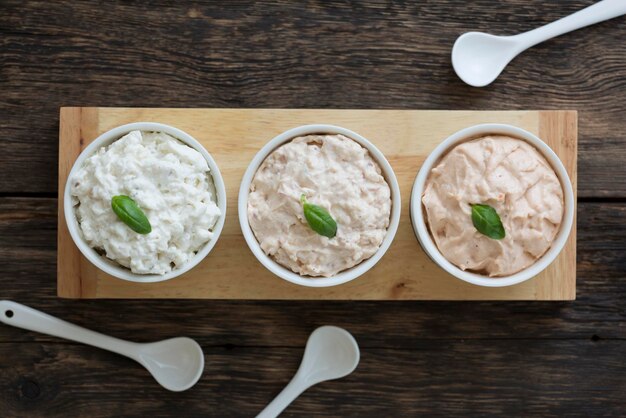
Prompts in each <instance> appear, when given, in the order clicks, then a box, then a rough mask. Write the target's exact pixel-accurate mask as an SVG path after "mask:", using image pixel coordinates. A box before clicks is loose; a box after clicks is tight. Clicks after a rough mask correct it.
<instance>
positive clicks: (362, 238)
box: [238, 125, 400, 287]
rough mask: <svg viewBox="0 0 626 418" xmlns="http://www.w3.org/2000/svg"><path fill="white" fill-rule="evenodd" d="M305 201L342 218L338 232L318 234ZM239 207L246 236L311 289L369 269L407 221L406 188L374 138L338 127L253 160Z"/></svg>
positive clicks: (285, 138) (271, 264)
mask: <svg viewBox="0 0 626 418" xmlns="http://www.w3.org/2000/svg"><path fill="white" fill-rule="evenodd" d="M300 198H302V199H303V200H302V201H301V200H300ZM305 200H306V201H307V202H308V201H310V203H312V204H315V205H320V207H323V208H325V209H328V210H329V212H330V215H332V217H333V218H336V220H337V224H338V227H337V226H336V225H335V226H336V233H337V235H336V236H334V235H332V236H330V237H329V236H322V235H321V233H320V232H319V231H318V232H317V233H316V232H314V231H312V229H313V227H312V226H311V225H310V224H309V225H307V222H308V219H305V218H306V215H305V212H306V211H305V210H304V206H303V205H304V201H305ZM238 210H239V223H240V226H241V229H242V232H243V235H244V238H245V240H246V242H247V244H248V246H249V247H250V249H251V250H252V252H253V253H254V255H255V256H256V257H257V259H258V260H259V261H260V262H261V263H262V264H263V265H264V266H265V267H266V268H267V269H268V270H270V271H271V272H272V273H274V274H276V275H277V276H279V277H281V278H282V279H284V280H287V281H289V282H292V283H295V284H299V285H303V286H309V287H327V286H335V285H339V284H342V283H346V282H348V281H350V280H353V279H355V278H357V277H359V276H360V275H362V274H364V273H365V272H367V271H368V270H369V269H371V268H372V267H373V266H374V265H375V264H376V263H377V262H378V261H379V260H380V259H381V258H382V256H383V255H384V253H385V252H386V251H387V249H388V248H389V246H390V244H391V242H392V240H393V238H394V236H395V233H396V230H397V228H398V223H399V219H400V189H399V186H398V181H397V179H396V176H395V174H394V172H393V169H392V168H391V165H390V164H389V162H388V161H387V160H386V159H385V157H384V155H383V154H382V153H381V152H380V151H379V150H378V149H377V148H376V147H375V146H374V145H373V144H372V143H371V142H369V141H368V140H367V139H365V138H363V137H362V136H360V135H358V134H356V133H355V132H352V131H350V130H348V129H345V128H341V127H338V126H333V125H305V126H300V127H297V128H294V129H290V130H288V131H286V132H284V133H282V134H280V135H278V136H277V137H275V138H274V139H272V140H271V141H270V142H268V143H267V144H266V145H265V146H264V147H263V148H262V149H261V150H260V151H259V152H258V153H257V155H256V156H255V157H254V158H253V160H252V162H251V163H250V165H249V166H248V169H247V170H246V172H245V174H244V177H243V180H242V182H241V186H240V189H239V201H238ZM376 212H380V213H376ZM381 214H382V217H381V216H379V215H381ZM339 241H341V242H339ZM338 257H339V258H338ZM330 264H332V265H330Z"/></svg>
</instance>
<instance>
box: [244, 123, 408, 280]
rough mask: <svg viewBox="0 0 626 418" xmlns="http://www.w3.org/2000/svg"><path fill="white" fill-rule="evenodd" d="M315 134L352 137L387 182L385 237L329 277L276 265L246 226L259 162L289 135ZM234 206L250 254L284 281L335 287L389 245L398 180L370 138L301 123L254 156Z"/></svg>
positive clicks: (366, 266) (360, 271) (367, 266)
mask: <svg viewBox="0 0 626 418" xmlns="http://www.w3.org/2000/svg"><path fill="white" fill-rule="evenodd" d="M319 133H323V134H341V135H344V136H346V137H348V138H350V139H353V140H354V141H356V142H358V143H359V144H361V145H362V146H363V147H365V148H366V149H367V150H368V151H369V153H370V155H371V156H372V157H373V158H374V161H376V162H377V163H378V165H379V166H380V168H381V170H382V173H383V176H384V177H385V180H387V183H388V184H389V188H390V190H391V218H390V220H389V227H388V228H387V235H385V238H384V239H383V242H382V244H381V246H380V248H378V251H376V253H375V254H374V255H373V256H372V257H370V258H368V259H367V260H365V261H363V262H361V263H359V264H357V265H356V266H354V267H352V268H350V269H347V270H344V271H342V272H340V273H338V274H337V275H335V276H332V277H308V276H301V275H299V274H297V273H294V272H293V271H291V270H289V269H288V268H286V267H283V266H282V265H280V264H278V263H277V262H275V261H274V260H273V259H272V258H271V257H269V256H268V255H267V254H265V253H264V252H263V250H262V249H261V246H260V245H259V242H258V241H257V240H256V238H255V236H254V233H253V232H252V229H251V228H250V223H249V222H248V194H249V193H250V183H251V182H252V178H253V177H254V175H255V173H256V171H257V170H258V168H259V166H260V165H261V163H262V162H263V161H264V160H265V158H266V157H267V156H268V155H269V154H270V153H271V152H272V151H274V150H275V149H276V148H278V147H279V146H280V145H282V144H284V143H286V142H289V141H291V140H292V139H293V138H295V137H298V136H302V135H309V134H319ZM238 209H239V224H240V225H241V230H242V232H243V236H244V238H245V239H246V243H247V244H248V246H249V247H250V249H251V250H252V253H254V255H255V256H256V258H257V259H258V260H259V261H260V262H261V264H263V265H264V266H265V267H266V268H267V269H268V270H269V271H271V272H272V273H274V274H275V275H277V276H278V277H280V278H282V279H284V280H287V281H289V282H291V283H295V284H299V285H302V286H309V287H328V286H336V285H340V284H342V283H346V282H349V281H350V280H354V279H356V278H357V277H359V276H361V275H362V274H364V273H365V272H366V271H368V270H369V269H371V268H372V267H374V265H375V264H376V263H377V262H378V261H379V260H380V259H381V258H382V256H383V255H384V254H385V252H386V251H387V249H388V248H389V246H390V245H391V242H392V241H393V238H394V236H395V235H396V231H397V229H398V223H399V221H400V188H399V186H398V180H397V179H396V175H395V173H394V172H393V169H392V168H391V165H390V164H389V162H388V161H387V159H386V158H385V156H384V155H383V153H382V152H380V151H379V150H378V148H376V147H375V146H374V145H373V144H372V143H371V142H370V141H368V140H367V139H365V138H363V137H362V136H361V135H359V134H357V133H355V132H352V131H350V130H348V129H345V128H341V127H339V126H334V125H317V124H316V125H304V126H299V127H296V128H293V129H290V130H288V131H286V132H283V133H282V134H280V135H278V136H277V137H275V138H274V139H272V140H271V141H270V142H268V143H267V144H266V145H265V146H264V147H263V148H261V150H260V151H259V152H258V153H257V154H256V155H255V156H254V158H253V159H252V162H251V163H250V165H249V166H248V169H247V170H246V172H245V174H244V176H243V179H242V181H241V187H240V188H239V202H238Z"/></svg>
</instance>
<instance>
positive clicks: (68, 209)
mask: <svg viewBox="0 0 626 418" xmlns="http://www.w3.org/2000/svg"><path fill="white" fill-rule="evenodd" d="M135 130H140V131H152V132H164V133H167V134H169V135H171V136H173V137H174V138H176V139H178V140H179V141H181V142H182V143H184V144H185V145H187V146H190V147H191V148H193V149H195V150H196V151H198V152H199V153H200V154H202V156H203V157H204V159H205V160H206V161H207V164H208V166H209V169H210V175H211V177H212V179H213V185H214V187H215V193H216V200H217V206H218V207H219V209H220V211H221V212H222V214H221V215H220V217H219V219H218V220H217V223H216V224H215V226H214V227H213V231H212V232H213V237H212V238H211V239H210V240H209V241H208V242H207V243H206V244H205V245H204V246H203V247H202V248H201V249H200V250H199V251H198V252H197V253H196V254H195V255H194V257H193V258H192V259H191V260H189V261H188V262H187V263H185V264H184V265H183V266H181V267H180V268H178V269H176V270H172V271H170V272H168V273H165V274H163V275H160V274H137V273H133V272H131V271H130V270H129V269H127V268H126V267H123V266H121V265H120V264H118V263H117V262H115V261H113V260H110V259H108V258H106V257H104V256H102V255H100V254H98V253H97V252H96V251H95V250H94V249H93V248H91V247H90V246H89V245H88V244H87V242H86V241H85V240H84V238H83V236H82V231H81V229H80V226H79V223H78V218H77V217H76V214H75V210H74V206H73V204H72V196H71V179H72V177H73V176H74V175H75V174H76V172H77V171H78V170H79V169H80V167H82V165H83V163H84V161H85V160H86V159H87V158H89V157H90V156H92V155H93V154H94V153H95V152H96V151H97V150H98V149H100V148H102V147H104V146H108V145H110V144H112V143H113V142H115V141H117V140H118V139H120V138H122V137H123V136H124V135H126V134H128V133H129V132H131V131H135ZM63 205H64V208H63V210H64V215H65V224H66V225H67V228H68V230H69V232H70V236H71V237H72V240H73V241H74V243H75V244H76V246H77V247H78V249H79V250H80V252H81V253H82V254H83V255H84V256H85V258H87V260H89V261H90V262H91V263H92V264H93V265H95V266H96V267H98V268H99V269H100V270H102V271H104V272H105V273H107V274H109V275H111V276H113V277H116V278H118V279H122V280H127V281H130V282H137V283H156V282H162V281H165V280H171V279H173V278H175V277H178V276H181V275H182V274H184V273H186V272H188V271H189V270H191V269H192V268H193V267H195V266H197V265H198V264H199V263H200V262H201V261H202V260H203V259H204V258H205V257H206V256H207V255H208V254H209V253H210V252H211V250H212V249H213V247H214V246H215V244H216V243H217V241H218V239H219V237H220V234H221V233H222V229H223V228H224V221H225V219H226V187H225V185H224V179H223V177H222V174H221V172H220V170H219V167H218V165H217V163H216V162H215V160H214V159H213V157H212V156H211V154H209V152H208V151H207V150H206V149H205V148H204V146H203V145H202V144H201V143H200V142H198V141H197V140H196V139H195V138H194V137H192V136H191V135H189V134H188V133H187V132H184V131H182V130H180V129H178V128H175V127H173V126H171V125H166V124H163V123H158V122H133V123H128V124H124V125H121V126H117V127H115V128H112V129H109V130H108V131H106V132H104V133H102V134H100V135H99V136H98V137H97V138H96V139H94V140H93V141H92V142H91V143H90V144H89V145H88V146H87V147H85V149H84V150H83V151H82V152H81V153H80V155H79V156H78V158H77V159H76V161H75V162H74V164H73V165H72V169H71V170H70V172H69V174H68V176H67V180H66V182H65V190H64V193H63Z"/></svg>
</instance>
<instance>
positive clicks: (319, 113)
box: [57, 108, 577, 300]
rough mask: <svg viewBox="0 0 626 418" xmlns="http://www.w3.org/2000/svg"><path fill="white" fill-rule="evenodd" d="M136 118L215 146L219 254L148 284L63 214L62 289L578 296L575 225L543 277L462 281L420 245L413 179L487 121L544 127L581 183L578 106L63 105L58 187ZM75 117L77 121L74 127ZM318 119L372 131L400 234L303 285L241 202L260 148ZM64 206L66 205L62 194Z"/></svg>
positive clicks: (155, 293)
mask: <svg viewBox="0 0 626 418" xmlns="http://www.w3.org/2000/svg"><path fill="white" fill-rule="evenodd" d="M83 116H84V119H83ZM138 121H155V122H161V123H167V124H170V125H173V126H175V127H177V128H179V129H182V130H184V131H186V132H188V133H189V134H191V135H192V136H193V137H194V138H196V139H197V140H198V141H199V142H200V143H201V144H202V145H204V147H205V148H206V149H207V150H208V151H209V152H210V153H211V155H212V156H213V158H214V159H215V161H216V162H217V165H218V166H219V167H220V172H221V173H222V177H223V178H224V183H225V184H226V195H227V198H228V205H227V206H228V208H227V210H226V213H227V216H226V222H225V225H224V230H223V232H222V234H221V236H220V238H219V240H218V242H217V244H216V246H215V248H214V249H213V250H212V252H211V254H210V255H209V256H208V257H207V258H206V259H205V260H204V261H203V262H202V263H201V264H200V265H198V266H197V267H195V268H194V269H192V270H191V271H189V272H188V273H186V274H185V275H183V276H182V277H179V278H176V279H174V280H169V281H166V282H161V283H148V284H141V283H132V282H125V281H122V280H119V279H116V278H114V277H111V276H108V275H106V274H105V273H104V272H102V271H100V270H98V269H97V268H96V267H94V266H93V265H92V264H91V263H90V262H89V261H87V260H86V259H85V258H84V257H82V256H81V255H80V254H79V253H78V252H77V249H76V247H75V245H74V244H73V243H72V241H71V238H68V236H69V232H68V231H67V228H66V226H65V225H64V224H63V222H62V221H63V219H61V218H62V216H61V217H60V224H59V247H58V250H59V251H58V254H59V261H58V276H57V277H58V278H57V280H58V283H59V285H58V295H59V296H62V297H73V298H81V297H84V298H139V299H145V298H196V299H338V300H533V299H534V300H571V299H574V298H575V296H576V229H575V228H574V230H573V231H572V233H571V234H570V237H569V240H568V242H567V244H566V247H567V248H566V249H565V250H564V251H563V252H562V253H561V255H560V256H559V257H558V258H557V260H555V262H554V263H553V264H552V265H551V266H550V267H548V269H546V270H545V271H544V272H543V273H541V274H540V275H539V276H537V277H536V278H534V279H532V280H529V281H527V282H525V283H522V284H520V285H516V286H510V287H506V288H484V287H479V286H474V285H471V284H468V283H465V282H462V281H460V280H458V279H456V278H454V277H453V276H451V275H449V274H447V273H446V272H444V271H443V270H442V269H440V268H439V267H437V266H436V265H435V264H434V263H433V262H432V261H431V260H430V258H429V257H428V256H427V255H426V254H425V253H424V252H423V251H422V250H421V248H420V246H419V244H418V242H417V240H416V238H415V234H414V232H413V228H412V225H411V220H410V214H409V212H410V209H409V207H410V200H411V199H410V196H411V188H412V186H413V182H414V180H415V176H416V174H417V171H418V169H419V167H420V165H421V163H422V161H424V159H425V158H426V157H427V156H428V154H429V153H430V151H432V149H433V148H434V147H435V146H436V145H437V144H439V143H440V142H441V141H443V140H444V139H445V138H446V137H448V136H449V135H451V134H452V133H454V132H456V131H458V130H459V129H463V128H465V127H468V126H472V125H476V124H479V123H509V124H512V125H515V126H520V127H522V128H525V129H527V130H529V131H531V132H533V133H535V134H538V135H541V137H542V138H543V140H544V141H546V143H547V144H548V145H550V146H551V147H552V149H553V150H554V151H555V152H556V153H557V155H559V157H560V158H561V160H562V161H564V164H565V167H566V169H567V171H568V173H569V175H570V178H571V181H572V182H573V186H574V187H575V186H576V143H577V138H576V126H577V124H576V112H574V111H563V112H560V111H546V112H543V111H540V112H536V111H518V112H462V111H455V112H444V111H406V110H405V111H393V110H276V109H263V110H261V109H148V108H132V109H131V108H78V109H77V108H62V109H61V136H60V138H59V143H60V150H61V154H60V160H61V161H60V168H59V184H60V186H59V191H60V193H62V192H63V184H64V183H65V181H66V179H67V175H68V172H69V169H70V168H71V165H72V163H73V161H74V160H75V159H76V158H77V157H78V154H79V153H80V151H81V149H83V148H84V147H86V146H87V145H88V144H89V143H91V141H92V140H93V139H95V138H96V137H97V136H98V135H99V134H101V133H103V132H105V131H107V130H109V129H111V128H113V127H116V126H119V125H123V124H126V123H129V122H138ZM72 123H73V124H74V126H73V127H71V128H70V127H69V126H68V127H66V124H72ZM310 123H328V124H334V125H339V126H343V127H347V128H348V129H352V130H353V131H355V132H357V133H360V134H361V135H363V136H365V137H366V138H368V139H370V141H372V142H373V143H374V144H375V145H376V146H377V147H378V148H379V149H380V150H381V152H382V153H383V154H384V155H385V156H386V158H387V159H388V160H389V162H390V164H391V166H392V168H393V170H394V172H395V173H396V176H397V178H398V183H399V185H400V192H401V199H402V214H401V219H400V225H399V227H398V233H397V234H396V236H395V239H394V242H393V244H392V245H391V247H390V248H389V250H388V251H387V253H386V254H385V256H384V257H383V258H382V260H381V261H380V262H379V263H378V264H377V265H376V266H375V267H374V268H373V269H372V270H370V271H369V272H368V273H366V274H364V275H363V276H362V277H360V278H359V279H357V280H354V281H352V282H350V283H346V284H344V285H341V286H335V287H330V288H307V287H303V286H296V285H293V284H291V283H288V282H286V281H284V280H281V279H279V278H277V277H276V276H274V275H273V274H272V273H270V272H269V271H267V270H266V269H265V268H263V267H262V265H261V264H260V263H259V262H258V261H257V260H256V258H255V257H254V256H253V254H252V252H251V251H250V250H249V249H248V247H247V245H246V243H245V241H244V239H243V235H242V234H241V228H240V226H239V218H238V211H237V200H238V199H237V198H238V193H239V185H240V182H241V178H242V177H243V174H244V172H245V170H246V169H247V167H248V164H249V163H250V161H251V160H252V158H253V157H254V155H255V154H256V153H257V152H258V150H259V149H261V147H263V145H265V143H267V141H269V140H270V139H271V138H272V137H274V136H276V135H278V134H280V133H281V132H284V131H285V130H287V129H289V128H292V127H295V126H298V125H305V124H310ZM66 133H67V134H68V135H64V134H66ZM59 213H60V214H62V213H63V199H62V194H59ZM79 257H80V258H79Z"/></svg>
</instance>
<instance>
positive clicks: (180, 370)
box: [136, 337, 204, 392]
mask: <svg viewBox="0 0 626 418" xmlns="http://www.w3.org/2000/svg"><path fill="white" fill-rule="evenodd" d="M139 346H140V347H139V349H138V350H137V354H136V356H137V357H136V360H137V362H139V364H141V365H142V366H144V367H145V368H146V369H147V370H148V371H149V372H150V374H151V375H152V377H154V379H155V380H156V381H157V382H158V383H159V384H160V385H161V386H163V387H164V388H166V389H168V390H171V391H173V392H181V391H183V390H187V389H189V388H190V387H192V386H193V385H195V384H196V382H197V381H198V379H200V376H202V371H203V370H204V353H203V352H202V349H201V348H200V346H199V345H198V343H197V342H195V341H194V340H192V339H191V338H187V337H178V338H171V339H169V340H163V341H158V342H154V343H147V344H139Z"/></svg>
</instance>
